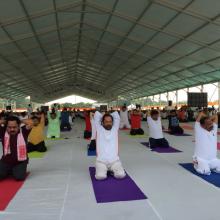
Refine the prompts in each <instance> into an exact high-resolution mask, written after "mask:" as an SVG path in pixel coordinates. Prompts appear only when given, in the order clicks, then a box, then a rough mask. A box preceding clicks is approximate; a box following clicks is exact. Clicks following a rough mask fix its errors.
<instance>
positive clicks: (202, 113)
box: [196, 111, 207, 122]
mask: <svg viewBox="0 0 220 220" xmlns="http://www.w3.org/2000/svg"><path fill="white" fill-rule="evenodd" d="M206 116H207V115H206V114H205V113H204V112H203V111H202V112H200V113H199V115H198V116H197V119H196V121H197V122H200V120H201V118H202V117H206Z"/></svg>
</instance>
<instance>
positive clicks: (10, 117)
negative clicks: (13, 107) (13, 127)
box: [6, 116, 21, 126]
mask: <svg viewBox="0 0 220 220" xmlns="http://www.w3.org/2000/svg"><path fill="white" fill-rule="evenodd" d="M9 121H16V122H17V124H18V125H20V124H21V121H20V119H19V118H18V117H16V116H9V117H7V118H6V126H7V125H8V122H9Z"/></svg>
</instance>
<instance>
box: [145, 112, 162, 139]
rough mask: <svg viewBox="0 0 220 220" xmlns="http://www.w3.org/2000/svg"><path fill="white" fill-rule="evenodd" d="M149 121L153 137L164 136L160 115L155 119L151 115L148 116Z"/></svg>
mask: <svg viewBox="0 0 220 220" xmlns="http://www.w3.org/2000/svg"><path fill="white" fill-rule="evenodd" d="M147 123H148V127H149V133H150V137H151V138H154V139H160V138H163V131H162V125H161V118H160V117H158V119H157V120H153V119H152V118H151V117H150V116H148V117H147Z"/></svg>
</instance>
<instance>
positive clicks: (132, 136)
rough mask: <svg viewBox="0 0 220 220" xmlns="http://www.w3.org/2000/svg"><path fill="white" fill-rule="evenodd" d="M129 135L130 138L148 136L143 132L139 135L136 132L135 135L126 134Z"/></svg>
mask: <svg viewBox="0 0 220 220" xmlns="http://www.w3.org/2000/svg"><path fill="white" fill-rule="evenodd" d="M128 136H129V137H131V138H147V137H148V136H147V135H146V134H143V135H140V134H137V135H130V134H129V135H128Z"/></svg>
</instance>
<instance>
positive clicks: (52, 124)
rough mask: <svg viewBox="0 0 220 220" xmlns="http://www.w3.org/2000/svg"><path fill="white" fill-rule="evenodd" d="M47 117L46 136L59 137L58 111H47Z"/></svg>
mask: <svg viewBox="0 0 220 220" xmlns="http://www.w3.org/2000/svg"><path fill="white" fill-rule="evenodd" d="M47 118H48V128H47V138H60V112H59V111H58V110H55V109H52V111H51V112H49V111H48V112H47Z"/></svg>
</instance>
